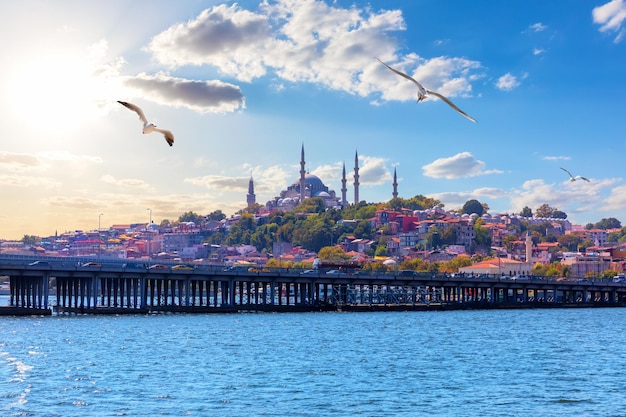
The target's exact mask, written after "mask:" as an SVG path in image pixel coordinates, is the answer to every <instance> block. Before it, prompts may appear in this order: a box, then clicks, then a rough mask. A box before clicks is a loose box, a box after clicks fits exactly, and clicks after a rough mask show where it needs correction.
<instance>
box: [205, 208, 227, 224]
mask: <svg viewBox="0 0 626 417" xmlns="http://www.w3.org/2000/svg"><path fill="white" fill-rule="evenodd" d="M206 217H207V219H208V220H216V221H218V222H219V221H220V220H224V219H225V218H226V215H225V214H224V213H222V210H215V211H212V212H211V213H209V214H207V216H206Z"/></svg>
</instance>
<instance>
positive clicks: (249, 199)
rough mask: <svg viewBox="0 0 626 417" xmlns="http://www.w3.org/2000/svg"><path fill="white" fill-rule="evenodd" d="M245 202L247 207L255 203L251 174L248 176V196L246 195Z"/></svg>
mask: <svg viewBox="0 0 626 417" xmlns="http://www.w3.org/2000/svg"><path fill="white" fill-rule="evenodd" d="M246 201H247V202H248V207H250V206H252V205H253V204H254V203H256V195H254V180H253V179H252V174H250V181H249V182H248V194H247V195H246Z"/></svg>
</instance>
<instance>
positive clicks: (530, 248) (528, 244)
mask: <svg viewBox="0 0 626 417" xmlns="http://www.w3.org/2000/svg"><path fill="white" fill-rule="evenodd" d="M532 257H533V240H532V239H531V238H530V233H528V232H526V263H527V264H532V261H533V260H532Z"/></svg>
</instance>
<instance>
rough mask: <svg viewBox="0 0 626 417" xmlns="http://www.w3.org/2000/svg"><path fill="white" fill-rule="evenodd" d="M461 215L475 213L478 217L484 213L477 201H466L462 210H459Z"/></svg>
mask: <svg viewBox="0 0 626 417" xmlns="http://www.w3.org/2000/svg"><path fill="white" fill-rule="evenodd" d="M461 210H462V212H463V214H473V213H476V214H478V215H479V216H482V215H483V214H484V213H485V208H484V207H483V205H482V204H481V203H480V202H479V201H478V200H468V201H466V202H465V204H463V208H462V209H461Z"/></svg>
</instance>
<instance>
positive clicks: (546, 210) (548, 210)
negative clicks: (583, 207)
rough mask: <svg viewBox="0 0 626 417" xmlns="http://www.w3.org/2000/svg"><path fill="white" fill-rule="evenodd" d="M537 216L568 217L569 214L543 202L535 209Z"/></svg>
mask: <svg viewBox="0 0 626 417" xmlns="http://www.w3.org/2000/svg"><path fill="white" fill-rule="evenodd" d="M535 217H542V218H555V219H567V214H565V213H564V212H562V211H561V210H559V209H557V208H554V207H551V206H550V205H548V204H542V205H541V206H539V207H538V208H537V210H535Z"/></svg>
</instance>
